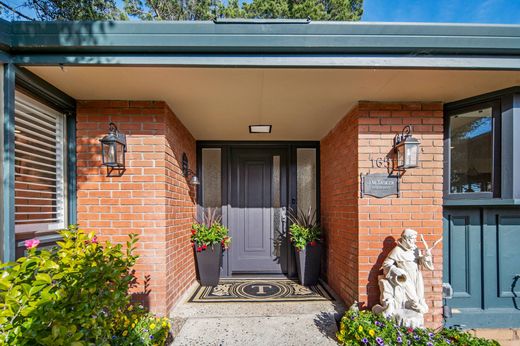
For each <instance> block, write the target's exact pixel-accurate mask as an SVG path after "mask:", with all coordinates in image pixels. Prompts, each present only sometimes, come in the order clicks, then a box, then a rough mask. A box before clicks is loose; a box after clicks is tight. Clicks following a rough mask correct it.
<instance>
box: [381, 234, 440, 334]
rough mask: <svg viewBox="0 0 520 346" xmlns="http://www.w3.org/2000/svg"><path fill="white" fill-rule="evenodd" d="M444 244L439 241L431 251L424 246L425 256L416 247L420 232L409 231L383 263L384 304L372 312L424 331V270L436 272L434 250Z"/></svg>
mask: <svg viewBox="0 0 520 346" xmlns="http://www.w3.org/2000/svg"><path fill="white" fill-rule="evenodd" d="M441 240H442V238H441V239H439V240H437V241H436V242H435V243H434V244H433V246H432V247H431V248H429V247H428V244H426V242H425V240H424V238H423V237H422V235H421V241H422V242H423V244H424V247H425V251H424V253H423V252H422V251H421V250H419V248H418V247H417V245H416V241H417V232H416V231H414V230H413V229H405V230H404V231H403V233H401V238H400V239H399V240H398V241H397V246H396V247H395V248H394V249H393V250H392V251H391V252H390V254H388V256H387V257H386V259H385V261H384V262H383V266H382V268H381V269H382V270H383V275H379V289H380V290H381V296H380V304H377V305H375V306H374V307H373V308H372V311H373V312H374V313H377V314H382V315H383V316H385V317H387V318H394V319H395V320H396V321H397V323H398V324H400V325H404V326H407V327H411V328H417V327H423V326H424V317H423V315H424V314H425V313H426V312H428V305H426V301H425V299H424V282H423V276H422V273H421V269H422V268H426V269H428V270H432V271H433V260H432V253H431V250H433V248H434V247H435V246H436V245H437V244H438V243H440V241H441Z"/></svg>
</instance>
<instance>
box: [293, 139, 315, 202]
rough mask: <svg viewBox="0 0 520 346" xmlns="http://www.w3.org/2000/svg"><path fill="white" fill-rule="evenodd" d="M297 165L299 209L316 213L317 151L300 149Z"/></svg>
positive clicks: (297, 151) (297, 155)
mask: <svg viewBox="0 0 520 346" xmlns="http://www.w3.org/2000/svg"><path fill="white" fill-rule="evenodd" d="M296 163H297V169H296V171H297V177H296V182H297V198H298V209H300V210H303V211H308V210H309V208H310V209H311V210H312V211H316V198H317V195H316V185H317V176H316V149H314V148H298V149H297V150H296Z"/></svg>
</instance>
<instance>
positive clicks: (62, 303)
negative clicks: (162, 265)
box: [0, 226, 138, 346]
mask: <svg viewBox="0 0 520 346" xmlns="http://www.w3.org/2000/svg"><path fill="white" fill-rule="evenodd" d="M60 234H61V236H62V237H63V240H62V241H59V242H57V244H58V246H57V247H55V248H54V249H53V250H52V251H49V250H45V249H42V250H38V249H37V248H36V246H37V243H36V244H35V245H34V244H32V243H28V244H29V245H28V247H32V248H29V249H28V254H27V256H26V257H22V258H20V259H18V260H17V261H16V262H15V263H12V262H11V263H5V264H1V266H0V270H1V272H0V273H1V275H0V345H2V344H8V345H38V344H41V345H73V346H80V345H90V344H95V345H109V344H110V343H111V341H112V338H113V336H114V335H116V334H117V333H118V331H119V330H120V328H121V327H122V326H120V325H119V324H118V323H116V322H117V321H118V320H120V319H121V318H122V317H121V316H123V315H125V313H127V307H128V306H129V303H130V296H129V295H128V288H129V287H130V286H131V285H132V283H133V280H134V277H133V275H132V273H131V267H132V266H133V265H134V263H135V261H136V259H137V257H138V256H135V255H133V251H134V245H135V242H136V241H137V238H136V237H135V235H130V240H129V241H128V242H127V243H126V250H123V248H122V246H121V244H118V245H112V244H110V243H109V242H106V243H105V244H104V245H101V244H99V243H98V241H97V238H96V236H95V235H94V233H88V234H86V233H85V232H83V231H81V230H79V229H77V228H76V227H74V226H71V227H69V229H68V230H63V231H60ZM33 245H34V246H33Z"/></svg>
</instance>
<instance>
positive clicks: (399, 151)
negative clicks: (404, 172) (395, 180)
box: [397, 144, 405, 168]
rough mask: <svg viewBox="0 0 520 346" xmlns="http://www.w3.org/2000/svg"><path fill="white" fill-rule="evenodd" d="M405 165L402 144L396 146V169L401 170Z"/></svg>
mask: <svg viewBox="0 0 520 346" xmlns="http://www.w3.org/2000/svg"><path fill="white" fill-rule="evenodd" d="M404 164H405V150H404V144H401V145H399V146H397V167H398V168H403V167H404Z"/></svg>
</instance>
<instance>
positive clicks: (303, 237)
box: [289, 208, 322, 286]
mask: <svg viewBox="0 0 520 346" xmlns="http://www.w3.org/2000/svg"><path fill="white" fill-rule="evenodd" d="M289 219H290V221H291V226H290V227H289V231H290V236H291V242H292V244H293V246H294V248H295V250H296V270H297V271H298V278H299V279H300V283H301V284H302V285H303V286H312V285H316V284H317V283H318V279H319V277H320V267H321V253H322V244H321V239H320V236H321V229H320V226H319V224H318V222H317V220H316V212H315V211H314V212H313V211H312V209H311V208H309V210H308V211H307V212H304V211H303V210H301V209H300V210H298V212H294V211H293V210H291V211H290V212H289Z"/></svg>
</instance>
